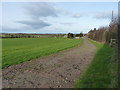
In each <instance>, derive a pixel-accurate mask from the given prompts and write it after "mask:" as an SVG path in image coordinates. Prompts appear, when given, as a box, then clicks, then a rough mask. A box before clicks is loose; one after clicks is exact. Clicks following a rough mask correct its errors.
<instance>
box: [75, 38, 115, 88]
mask: <svg viewBox="0 0 120 90" xmlns="http://www.w3.org/2000/svg"><path fill="white" fill-rule="evenodd" d="M90 42H92V43H93V44H94V45H95V46H96V47H97V51H96V55H95V57H94V59H93V61H92V63H91V64H90V66H89V67H88V69H87V71H86V72H85V73H84V74H83V75H82V77H81V78H80V80H78V82H77V86H76V87H77V88H109V87H110V85H111V81H112V78H113V77H114V78H115V75H114V74H112V73H111V72H113V71H114V70H116V68H115V64H114V65H113V64H111V63H112V59H113V54H114V52H115V49H114V48H111V47H109V46H108V45H105V44H102V43H98V42H95V41H93V40H90ZM116 71H117V70H116ZM113 73H114V72H113ZM114 80H116V78H115V79H114ZM114 80H113V81H114Z"/></svg>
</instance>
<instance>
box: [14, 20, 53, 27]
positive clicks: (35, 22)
mask: <svg viewBox="0 0 120 90" xmlns="http://www.w3.org/2000/svg"><path fill="white" fill-rule="evenodd" d="M16 22H17V23H21V24H24V25H27V26H29V27H30V28H31V29H41V28H43V27H47V26H50V25H51V24H48V23H46V22H44V21H42V20H29V21H27V20H26V21H16Z"/></svg>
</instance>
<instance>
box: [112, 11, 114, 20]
mask: <svg viewBox="0 0 120 90" xmlns="http://www.w3.org/2000/svg"><path fill="white" fill-rule="evenodd" d="M113 14H114V12H113V11H112V22H113V21H114V18H113V17H114V16H113Z"/></svg>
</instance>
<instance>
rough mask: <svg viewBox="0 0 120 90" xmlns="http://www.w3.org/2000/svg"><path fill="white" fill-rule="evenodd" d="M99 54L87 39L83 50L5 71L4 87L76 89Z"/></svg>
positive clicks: (68, 52) (52, 56) (27, 63)
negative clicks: (76, 84)
mask: <svg viewBox="0 0 120 90" xmlns="http://www.w3.org/2000/svg"><path fill="white" fill-rule="evenodd" d="M95 50H96V48H95V46H94V45H93V44H92V43H90V42H89V41H88V40H87V39H85V40H84V43H83V45H81V46H79V47H76V48H73V49H70V50H66V51H63V52H60V53H57V54H54V55H49V56H47V57H44V58H39V59H36V60H33V61H28V62H25V63H22V64H19V65H15V66H11V67H8V68H6V69H3V87H4V88H13V87H14V88H74V87H75V83H76V81H77V80H78V79H79V77H80V76H81V73H83V72H84V71H85V68H86V67H87V66H88V64H90V63H91V61H92V59H93V57H94V54H95Z"/></svg>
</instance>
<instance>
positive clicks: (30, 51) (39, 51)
mask: <svg viewBox="0 0 120 90" xmlns="http://www.w3.org/2000/svg"><path fill="white" fill-rule="evenodd" d="M82 41H83V40H82V39H78V40H77V39H67V38H12V39H2V68H6V67H8V66H11V65H15V64H19V63H22V62H25V61H29V60H32V59H36V58H39V57H42V56H46V55H49V54H53V53H56V52H59V51H62V50H65V49H68V48H72V47H75V46H78V45H80V44H82Z"/></svg>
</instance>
